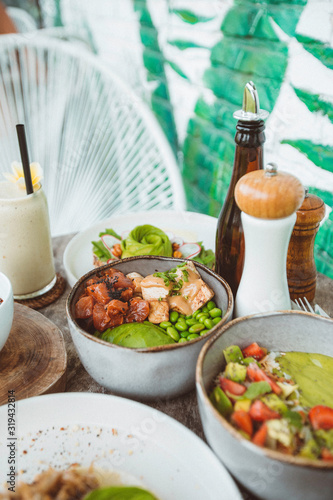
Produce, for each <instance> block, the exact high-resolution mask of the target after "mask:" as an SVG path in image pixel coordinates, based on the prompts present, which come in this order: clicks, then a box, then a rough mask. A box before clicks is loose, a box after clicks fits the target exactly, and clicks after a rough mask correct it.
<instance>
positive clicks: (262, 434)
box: [252, 423, 268, 446]
mask: <svg viewBox="0 0 333 500" xmlns="http://www.w3.org/2000/svg"><path fill="white" fill-rule="evenodd" d="M267 431H268V427H267V425H266V424H265V423H264V424H262V426H261V427H260V429H259V430H258V431H257V432H256V433H255V435H254V436H253V438H252V443H253V444H256V445H257V446H265V442H266V438H267Z"/></svg>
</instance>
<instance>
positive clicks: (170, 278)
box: [153, 262, 188, 295]
mask: <svg viewBox="0 0 333 500" xmlns="http://www.w3.org/2000/svg"><path fill="white" fill-rule="evenodd" d="M184 266H186V262H183V263H182V264H179V266H177V267H173V268H172V269H170V270H169V271H165V272H158V273H154V274H153V276H155V277H156V278H161V279H162V280H163V281H164V284H165V286H170V283H172V287H171V290H170V292H169V295H181V294H180V293H179V290H181V288H182V286H183V285H184V281H185V282H188V271H187V270H186V269H182V270H181V271H182V276H183V279H178V280H177V278H178V274H177V269H178V268H182V267H184Z"/></svg>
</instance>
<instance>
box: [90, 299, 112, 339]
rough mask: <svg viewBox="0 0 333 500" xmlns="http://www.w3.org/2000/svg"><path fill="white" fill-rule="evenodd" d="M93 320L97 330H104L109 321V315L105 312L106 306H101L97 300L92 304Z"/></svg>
mask: <svg viewBox="0 0 333 500" xmlns="http://www.w3.org/2000/svg"><path fill="white" fill-rule="evenodd" d="M93 321H94V327H95V328H96V330H98V331H99V332H104V330H105V329H106V328H107V326H108V323H109V322H110V317H109V315H108V313H107V310H106V308H105V307H104V306H103V304H100V303H99V302H97V303H96V304H95V305H94V309H93Z"/></svg>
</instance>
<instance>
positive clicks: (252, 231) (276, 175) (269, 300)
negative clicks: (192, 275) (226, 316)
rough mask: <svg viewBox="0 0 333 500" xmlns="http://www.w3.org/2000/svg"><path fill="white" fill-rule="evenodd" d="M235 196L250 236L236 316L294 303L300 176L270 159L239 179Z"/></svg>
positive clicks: (246, 247)
mask: <svg viewBox="0 0 333 500" xmlns="http://www.w3.org/2000/svg"><path fill="white" fill-rule="evenodd" d="M235 198H236V203H237V205H238V206H239V208H240V209H241V211H242V213H241V218H242V223H243V228H244V239H245V260H244V269H243V274H242V278H241V281H240V284H239V288H238V291H237V294H236V299H235V317H240V316H246V315H248V314H254V313H259V312H266V311H277V310H286V309H291V303H290V295H289V290H288V281H287V269H286V262H287V252H288V245H289V240H290V236H291V233H292V230H293V227H294V224H295V222H296V210H297V209H298V208H299V207H300V206H301V204H302V202H303V199H304V188H303V186H302V184H301V182H300V181H299V180H298V179H297V178H296V177H294V176H293V175H290V174H288V173H286V172H282V171H278V170H277V166H276V165H275V164H274V163H269V164H268V165H267V167H266V168H265V169H264V170H257V171H254V172H250V173H248V174H246V175H244V176H243V177H242V178H241V179H240V180H239V181H238V182H237V184H236V187H235Z"/></svg>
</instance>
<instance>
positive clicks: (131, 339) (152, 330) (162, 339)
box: [100, 322, 175, 348]
mask: <svg viewBox="0 0 333 500" xmlns="http://www.w3.org/2000/svg"><path fill="white" fill-rule="evenodd" d="M100 338H101V339H102V340H105V341H106V342H111V343H113V344H117V345H121V346H123V347H132V348H144V347H155V346H159V345H166V344H174V343H175V341H174V340H173V339H172V338H171V337H169V335H167V334H166V333H165V331H164V330H163V329H162V328H160V327H159V326H156V325H153V324H152V323H147V322H145V323H125V324H124V325H120V326H116V327H115V328H112V329H111V328H108V329H107V330H105V332H103V333H102V335H101V336H100Z"/></svg>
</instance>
